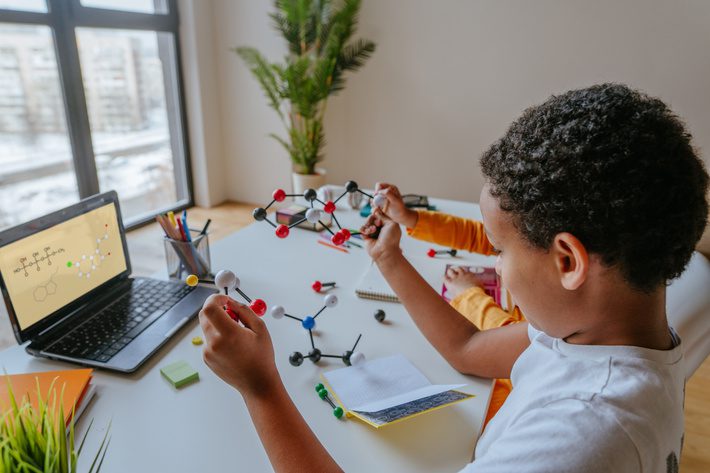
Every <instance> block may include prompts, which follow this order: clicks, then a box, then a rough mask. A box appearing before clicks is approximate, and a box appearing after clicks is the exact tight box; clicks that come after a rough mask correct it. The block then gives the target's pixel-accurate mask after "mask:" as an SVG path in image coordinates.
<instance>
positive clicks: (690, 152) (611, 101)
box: [481, 84, 708, 292]
mask: <svg viewBox="0 0 710 473" xmlns="http://www.w3.org/2000/svg"><path fill="white" fill-rule="evenodd" d="M481 167H482V169H483V174H484V175H485V177H486V180H487V182H488V184H489V186H490V194H491V195H492V196H493V197H495V198H496V199H497V200H498V202H499V205H500V207H501V209H503V210H504V211H507V212H509V213H510V214H511V215H512V217H513V222H514V223H515V226H516V228H517V229H518V230H519V231H520V232H521V234H522V235H523V237H524V238H525V239H526V240H527V241H529V242H530V243H531V244H532V245H534V246H535V247H538V248H542V249H548V248H549V247H550V245H551V243H552V241H553V238H554V236H555V235H556V234H557V233H559V232H569V233H571V234H573V235H574V236H575V237H577V238H578V239H579V240H580V241H581V242H582V243H583V244H584V246H585V247H586V249H587V251H588V252H590V253H594V254H597V255H599V256H601V258H602V261H603V262H604V263H605V264H606V265H608V266H616V267H618V268H619V270H620V271H621V273H622V274H623V276H624V278H625V279H626V280H627V281H628V282H629V284H630V285H631V286H632V287H634V288H636V289H637V290H641V291H644V292H648V291H652V290H654V289H655V288H657V287H659V286H660V285H661V284H664V283H667V282H668V281H669V280H671V279H673V278H675V277H677V276H679V275H680V273H681V272H682V271H683V269H684V268H685V266H686V264H687V263H688V261H689V259H690V256H691V254H692V252H693V248H694V247H695V244H696V243H697V242H698V240H699V239H700V237H701V236H702V233H703V230H704V229H705V225H706V222H707V218H708V203H707V201H706V197H705V195H706V191H707V187H708V175H707V172H706V170H705V167H704V165H703V162H702V161H701V160H700V159H699V157H698V155H697V154H696V152H695V150H694V149H693V146H692V144H691V137H690V134H689V133H688V131H686V129H685V127H684V124H683V123H682V122H681V120H680V119H679V118H678V117H677V116H676V115H675V114H674V113H673V112H672V111H671V110H669V108H668V107H667V106H666V105H665V104H664V103H663V102H662V101H660V100H658V99H655V98H652V97H649V96H648V95H646V94H643V93H641V92H638V91H635V90H632V89H630V88H629V87H627V86H625V85H620V84H602V85H595V86H592V87H588V88H585V89H580V90H572V91H570V92H567V93H565V94H562V95H559V96H552V97H551V98H550V99H548V100H547V101H546V102H545V103H543V104H542V105H539V106H536V107H531V108H529V109H527V110H526V111H525V112H524V113H523V115H522V116H521V117H520V118H519V119H517V120H516V121H515V122H514V123H513V124H512V125H511V126H510V128H509V129H508V131H507V133H506V134H505V135H504V136H503V137H502V138H501V139H500V140H498V141H497V142H496V143H494V144H493V145H492V146H491V148H490V149H489V150H488V151H486V152H485V153H484V155H483V157H482V158H481Z"/></svg>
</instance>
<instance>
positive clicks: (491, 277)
mask: <svg viewBox="0 0 710 473" xmlns="http://www.w3.org/2000/svg"><path fill="white" fill-rule="evenodd" d="M453 267H460V268H466V269H468V270H469V271H471V272H472V273H475V274H476V276H477V277H478V279H479V281H481V283H482V284H483V291H484V292H485V293H486V294H488V295H489V296H491V297H492V298H493V300H495V301H496V304H498V305H499V306H503V301H502V297H501V292H502V291H501V289H502V288H501V284H500V278H499V277H498V274H496V269H495V268H493V267H490V266H467V265H461V264H447V265H446V269H445V270H444V274H446V272H447V271H448V270H449V268H453ZM441 297H443V298H444V300H445V301H446V302H451V299H453V297H451V295H450V294H449V292H448V289H447V287H446V282H444V284H442V285H441Z"/></svg>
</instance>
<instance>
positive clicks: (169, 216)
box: [168, 210, 177, 227]
mask: <svg viewBox="0 0 710 473" xmlns="http://www.w3.org/2000/svg"><path fill="white" fill-rule="evenodd" d="M168 218H169V219H170V223H171V224H172V226H173V227H177V222H176V221H175V213H174V212H173V211H172V210H171V211H170V212H168Z"/></svg>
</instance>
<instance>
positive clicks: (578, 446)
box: [200, 84, 708, 472]
mask: <svg viewBox="0 0 710 473" xmlns="http://www.w3.org/2000/svg"><path fill="white" fill-rule="evenodd" d="M481 163H482V169H483V174H484V176H485V178H486V184H485V186H484V188H483V190H482V192H481V198H480V205H481V212H482V214H483V220H484V224H485V231H486V234H487V235H488V239H489V241H490V242H491V243H492V244H493V245H494V246H495V248H496V250H497V251H498V252H499V254H498V259H497V264H496V268H497V270H498V272H499V274H500V275H501V277H502V279H503V283H504V285H505V286H506V287H507V288H508V289H509V290H510V291H511V293H512V295H513V297H514V298H515V300H516V303H517V304H518V305H519V307H520V308H521V310H522V311H523V312H524V313H525V316H526V318H527V320H528V322H521V323H517V324H512V325H508V326H505V327H500V328H496V329H492V330H486V331H479V330H478V329H477V328H476V327H475V325H473V324H471V323H469V322H468V321H466V320H464V318H463V317H461V316H460V314H459V313H458V312H457V311H456V310H455V309H453V308H452V307H451V306H450V305H448V304H447V303H446V302H444V301H443V300H442V299H441V298H440V297H439V296H438V294H437V293H436V292H435V291H433V290H432V289H431V288H430V287H429V285H428V284H427V283H426V282H425V281H424V280H423V279H422V278H421V276H419V274H418V273H417V272H416V271H415V270H414V268H413V267H412V266H411V265H410V264H409V263H408V262H407V261H406V259H404V257H403V256H402V254H401V252H400V251H399V240H400V237H401V230H400V227H399V225H397V224H396V223H395V222H394V221H392V220H391V219H389V218H388V217H387V216H386V215H384V214H383V213H382V212H380V211H376V212H375V213H374V214H373V215H372V216H371V217H370V219H369V220H368V222H366V225H365V226H364V227H363V232H364V233H365V234H367V235H373V236H374V235H375V232H379V234H378V236H377V239H370V240H368V242H367V243H368V252H369V254H370V256H371V257H372V259H373V260H374V261H375V262H376V264H377V265H378V267H379V269H380V271H381V272H382V274H383V275H384V277H385V278H386V279H387V281H388V282H389V284H390V286H391V287H392V289H393V290H394V291H395V292H396V293H397V295H398V296H399V298H400V300H401V301H402V303H403V304H404V306H405V308H406V309H407V311H408V312H409V314H410V315H411V317H412V319H413V320H414V321H415V323H416V324H417V325H418V327H419V328H420V329H421V330H422V332H423V333H424V335H425V336H426V337H427V339H428V340H429V341H430V342H431V343H432V344H433V345H434V346H435V347H436V348H437V350H438V351H439V352H440V353H441V354H442V356H444V357H445V358H446V359H447V361H449V363H451V365H452V366H454V367H455V368H456V369H458V370H459V371H461V372H463V373H470V374H475V375H478V376H487V377H495V378H507V377H510V378H511V379H512V381H513V384H514V385H515V389H514V390H513V392H512V393H511V395H510V396H509V397H508V399H507V400H506V402H505V404H504V405H503V407H502V409H501V410H500V411H499V413H498V414H497V415H496V417H495V418H494V419H493V420H492V421H491V422H490V424H489V425H488V427H487V428H486V431H485V432H484V434H483V435H482V437H481V438H480V440H479V441H478V444H477V446H476V452H475V459H474V462H473V463H471V464H469V465H468V466H466V467H465V468H464V471H471V472H474V471H478V472H480V471H486V472H487V471H502V472H508V471H526V472H528V471H533V472H543V471H544V472H548V471H555V472H557V471H574V472H580V471H584V472H609V471H623V472H642V471H643V472H667V471H677V467H678V458H679V457H680V450H681V444H682V436H683V405H682V404H683V389H684V373H683V370H682V368H681V366H680V365H681V363H682V352H681V347H680V340H679V339H678V337H677V336H676V335H675V334H674V333H673V332H672V331H671V330H670V329H669V327H668V323H667V320H666V314H665V307H664V306H665V286H666V283H667V281H668V280H670V279H672V278H674V277H677V276H678V275H679V274H680V273H681V272H682V270H683V268H684V267H685V265H686V263H687V262H688V260H689V258H690V255H691V253H692V251H693V247H694V246H695V243H696V242H697V241H698V239H699V238H700V236H701V234H702V231H703V229H704V227H705V223H706V220H707V212H708V205H707V202H706V201H705V192H706V189H707V185H708V176H707V173H706V171H705V169H704V166H703V164H702V162H701V161H700V160H699V159H698V157H697V156H696V154H695V152H694V150H693V148H692V146H691V144H690V136H689V135H688V133H687V132H686V131H685V129H684V127H683V125H682V123H681V122H680V121H679V120H678V118H677V117H675V115H673V114H672V113H671V112H670V111H669V110H668V108H667V107H666V106H665V105H664V104H663V103H662V102H660V101H659V100H656V99H652V98H650V97H648V96H646V95H643V94H640V93H638V92H636V91H633V90H630V89H629V88H627V87H625V86H622V85H616V84H605V85H598V86H593V87H589V88H587V89H581V90H575V91H571V92H567V93H565V94H563V95H560V96H553V97H552V98H550V99H549V100H547V101H546V102H545V103H543V104H542V105H539V106H537V107H533V108H530V109H528V110H526V111H525V112H524V113H523V115H522V116H521V117H520V118H519V119H518V120H517V121H515V122H514V123H513V124H512V126H511V127H510V129H509V130H508V131H507V132H506V134H505V135H504V136H503V138H501V139H500V140H499V141H498V142H496V143H495V144H494V145H493V146H492V147H491V148H490V149H489V150H488V151H487V152H486V153H485V154H484V156H483V158H482V160H481ZM225 304H226V305H229V306H230V307H231V308H232V309H233V310H236V311H238V312H239V315H240V317H241V318H242V320H243V321H244V325H245V326H244V327H242V326H240V325H238V324H234V323H233V322H232V321H231V319H230V318H229V316H227V315H226V313H225V311H224V310H223V308H222V306H223V305H225ZM200 323H201V325H202V327H203V330H204V331H205V335H206V338H207V341H208V344H207V347H206V349H205V352H204V358H205V361H206V363H207V364H208V365H209V366H210V367H211V368H212V369H213V370H214V371H215V373H217V375H219V376H220V377H222V378H223V379H224V380H225V381H227V382H228V383H229V384H231V385H232V386H234V387H235V388H237V389H238V390H239V391H240V392H241V393H242V395H243V396H244V399H245V401H246V404H247V407H248V409H249V411H250V413H251V415H252V419H253V420H254V423H255V425H256V429H257V431H258V433H259V436H260V437H261V440H262V442H263V444H264V446H265V448H266V451H267V454H268V455H269V458H270V460H271V462H272V464H273V466H274V468H275V470H277V471H319V472H320V471H339V468H338V466H337V464H336V463H335V462H334V461H333V459H332V458H331V457H330V456H329V455H328V453H327V452H326V451H325V449H324V448H323V447H322V445H321V444H320V443H319V442H318V440H317V439H316V438H315V436H314V435H313V433H312V432H311V431H310V429H309V428H308V426H307V425H306V423H305V422H304V420H303V419H302V417H301V416H300V414H299V413H298V411H297V410H296V409H295V407H294V406H293V404H292V402H291V401H290V399H289V397H288V395H287V394H286V391H285V389H284V387H283V384H282V382H281V379H280V378H279V375H278V372H277V370H276V367H275V364H274V359H273V351H271V352H269V350H271V342H270V339H269V335H268V331H267V330H266V327H265V325H264V323H263V322H262V321H261V320H259V319H258V317H256V316H255V315H254V314H253V313H251V312H250V311H249V310H248V309H247V308H246V306H243V305H241V304H238V303H236V302H235V301H233V300H231V299H229V298H228V297H225V296H212V297H211V298H210V299H209V300H208V301H207V303H206V304H205V307H204V309H203V311H202V312H201V313H200ZM264 353H267V354H269V356H264ZM294 441H296V442H297V444H294Z"/></svg>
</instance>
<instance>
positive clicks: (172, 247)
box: [163, 232, 212, 280]
mask: <svg viewBox="0 0 710 473" xmlns="http://www.w3.org/2000/svg"><path fill="white" fill-rule="evenodd" d="M192 235H193V236H192V241H180V240H174V239H172V238H169V237H164V238H163V246H164V247H165V263H166V264H167V269H168V277H169V278H170V279H178V280H183V279H185V278H186V277H187V276H189V275H190V274H195V275H197V277H199V278H208V277H210V276H211V275H212V273H211V267H210V265H211V263H210V244H209V238H208V234H207V233H204V234H203V233H199V232H192Z"/></svg>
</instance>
